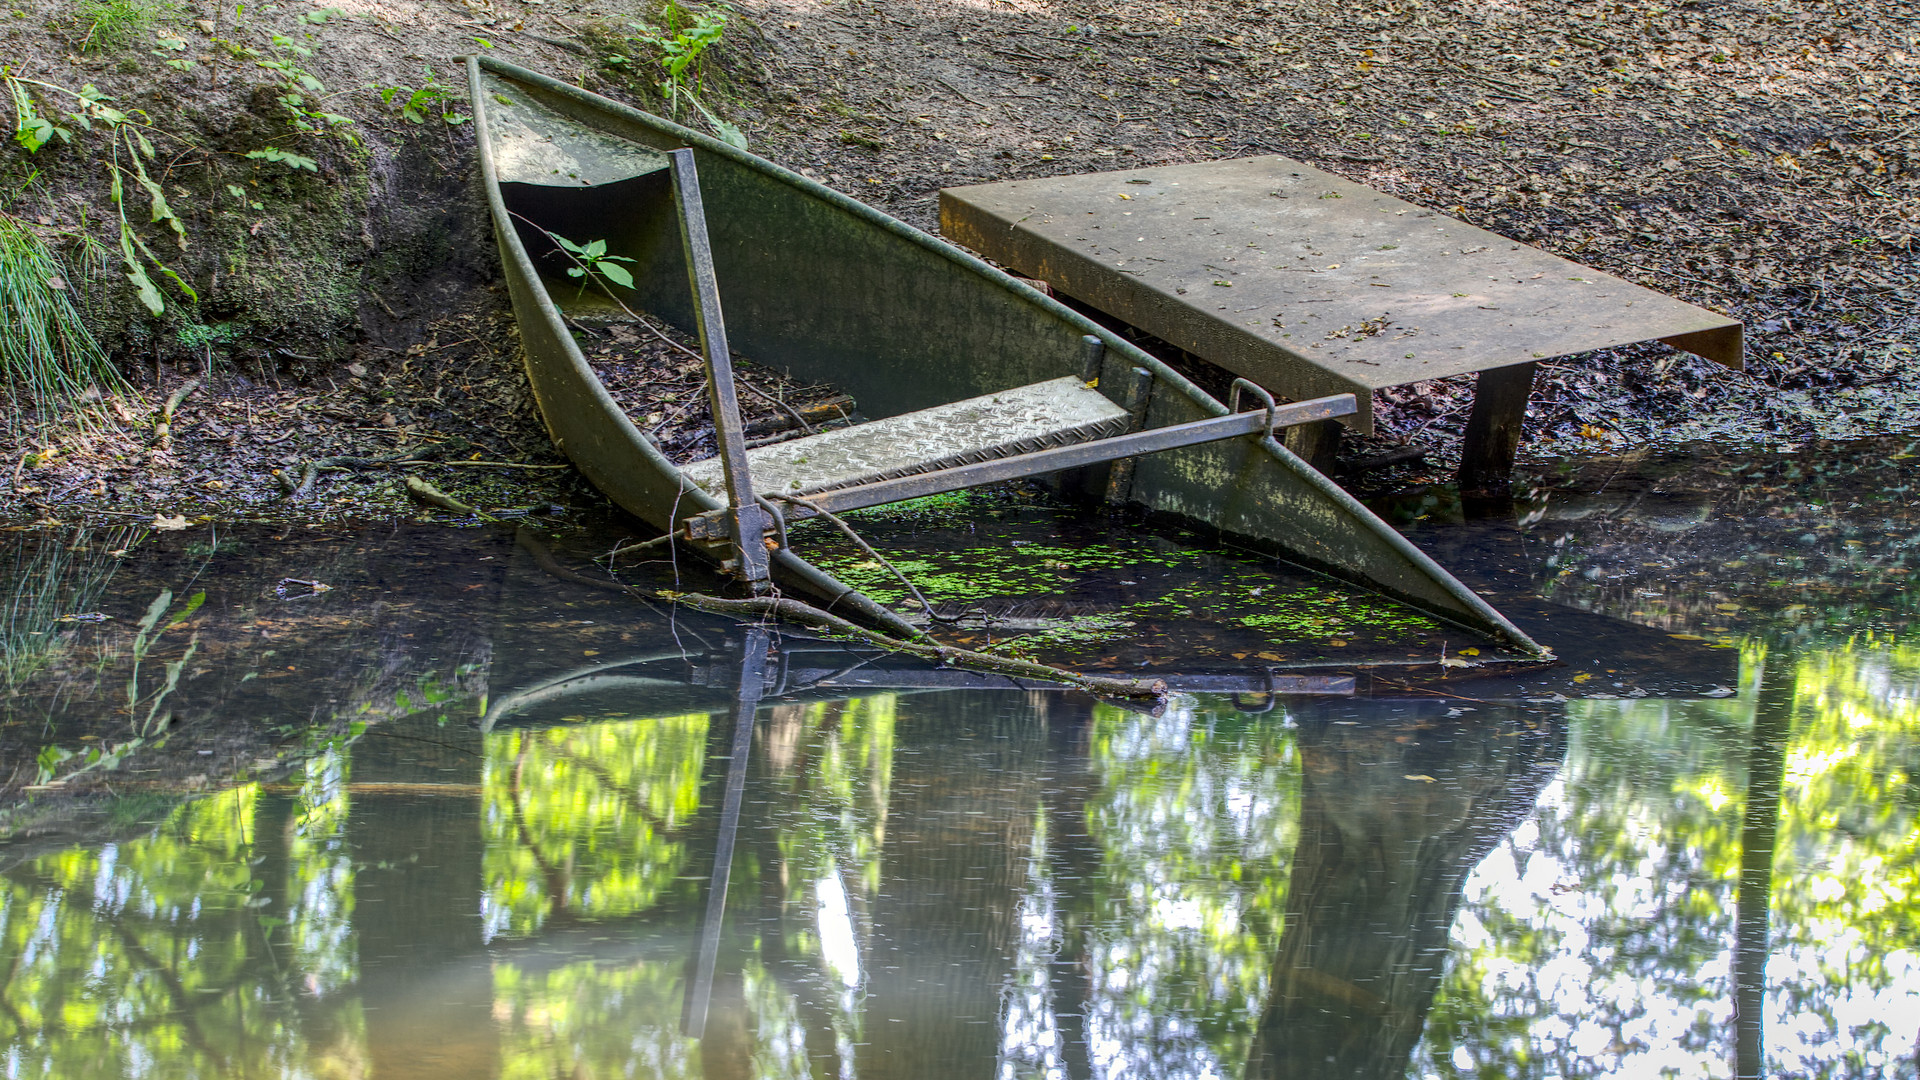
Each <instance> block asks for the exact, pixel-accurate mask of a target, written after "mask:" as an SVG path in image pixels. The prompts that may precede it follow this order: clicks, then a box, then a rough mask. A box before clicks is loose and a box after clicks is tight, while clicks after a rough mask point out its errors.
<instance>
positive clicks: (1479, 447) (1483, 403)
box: [1460, 363, 1535, 495]
mask: <svg viewBox="0 0 1920 1080" xmlns="http://www.w3.org/2000/svg"><path fill="white" fill-rule="evenodd" d="M1534 367H1535V365H1534V364H1532V363H1526V364H1513V365H1511V366H1508V367H1498V368H1488V369H1487V370H1485V371H1482V372H1481V373H1480V381H1479V382H1478V383H1477V384H1476V385H1475V387H1474V391H1473V412H1472V413H1470V414H1469V415H1468V416H1467V435H1466V440H1465V443H1464V445H1462V446H1461V448H1460V490H1461V491H1462V492H1484V493H1486V494H1489V495H1503V494H1506V492H1507V491H1508V490H1509V489H1510V487H1511V486H1512V483H1513V459H1514V455H1515V454H1517V453H1518V452H1519V450H1520V429H1521V426H1522V425H1523V424H1525V422H1526V419H1527V397H1528V396H1529V395H1530V394H1532V393H1533V369H1534Z"/></svg>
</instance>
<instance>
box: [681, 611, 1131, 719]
mask: <svg viewBox="0 0 1920 1080" xmlns="http://www.w3.org/2000/svg"><path fill="white" fill-rule="evenodd" d="M654 595H656V596H658V597H659V598H660V599H662V600H666V601H668V602H670V603H675V604H684V605H686V606H687V607H690V608H694V609H695V610H698V611H705V612H708V613H710V614H714V615H731V616H734V617H736V618H740V617H751V618H772V619H779V620H781V621H784V622H792V623H798V624H800V625H802V626H811V627H814V628H816V629H821V630H830V631H833V632H835V633H840V634H848V635H851V636H854V637H858V638H860V639H861V640H863V641H867V642H869V643H871V644H874V645H877V646H879V647H880V648H883V649H886V650H887V651H888V652H901V653H906V654H908V655H909V656H918V657H920V658H921V659H923V660H933V661H936V662H939V663H942V664H950V665H953V666H955V667H965V668H971V669H973V670H975V671H986V672H991V673H992V674H995V675H1008V676H1012V677H1014V678H1020V679H1039V680H1044V681H1046V682H1056V683H1066V684H1068V685H1069V686H1077V687H1079V688H1080V689H1082V690H1087V691H1091V692H1092V693H1095V694H1101V695H1103V696H1106V697H1122V698H1156V699H1158V698H1164V697H1166V696H1167V684H1166V681H1165V680H1163V679H1116V678H1109V677H1107V676H1105V675H1087V674H1083V673H1081V672H1078V671H1069V670H1067V669H1066V668H1058V667H1054V666H1052V665H1050V664H1039V663H1035V662H1033V661H1031V660H1016V659H1013V658H1012V657H1008V656H994V655H993V654H991V653H983V652H975V651H974V650H972V649H962V648H959V647H957V646H953V645H940V644H923V643H921V642H915V641H902V640H901V639H899V638H895V637H888V636H887V635H885V634H882V633H880V632H879V631H878V630H869V629H867V628H866V627H864V626H861V625H859V624H858V623H852V622H848V621H847V620H845V619H843V618H841V617H840V616H838V615H833V614H829V613H828V612H825V611H822V610H820V609H819V608H817V607H814V606H813V605H812V604H805V603H801V602H800V601H798V600H790V599H787V598H786V597H754V598H752V599H747V600H726V599H722V598H720V597H717V596H704V595H701V594H700V593H676V592H667V591H662V592H658V593H655V594H654Z"/></svg>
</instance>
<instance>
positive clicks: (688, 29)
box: [614, 0, 747, 150]
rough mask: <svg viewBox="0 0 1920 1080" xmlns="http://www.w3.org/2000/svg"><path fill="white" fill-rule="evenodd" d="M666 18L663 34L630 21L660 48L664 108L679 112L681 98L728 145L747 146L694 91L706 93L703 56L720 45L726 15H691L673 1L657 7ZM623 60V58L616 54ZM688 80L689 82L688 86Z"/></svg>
mask: <svg viewBox="0 0 1920 1080" xmlns="http://www.w3.org/2000/svg"><path fill="white" fill-rule="evenodd" d="M660 12H661V16H662V18H664V19H665V20H666V24H667V32H666V33H662V32H660V31H658V30H655V29H654V28H653V27H650V26H648V25H646V24H644V23H633V24H632V26H633V28H634V29H635V30H638V31H640V37H641V39H642V40H644V41H646V42H647V43H649V44H651V45H653V46H655V47H657V48H658V49H659V50H660V66H661V67H662V68H663V69H664V70H665V72H666V76H667V77H666V78H665V79H664V80H662V81H661V83H660V93H661V95H662V96H663V97H665V98H666V99H667V108H668V110H669V111H670V112H672V113H673V114H675V115H676V116H677V115H678V114H679V111H680V99H681V98H682V97H684V98H686V99H687V102H688V103H689V104H691V105H692V106H693V107H694V109H695V110H696V111H698V112H699V113H700V115H701V116H702V117H704V118H705V119H706V121H707V123H708V124H710V125H712V126H713V130H714V131H715V132H717V133H718V134H719V136H720V140H721V141H722V142H724V143H726V144H727V145H729V146H734V147H738V148H740V149H742V150H744V149H746V147H747V137H746V134H745V133H743V132H742V131H741V130H740V129H739V128H738V127H737V126H735V125H733V124H730V123H728V122H727V121H725V120H722V119H720V118H719V117H718V116H716V115H714V113H713V110H711V109H709V108H707V106H706V104H705V103H704V102H702V101H701V100H700V98H699V96H698V95H697V94H695V93H694V90H695V89H698V90H699V91H700V92H701V93H705V92H706V72H705V64H704V62H703V60H702V57H704V56H705V55H706V51H707V50H708V49H710V48H712V47H713V46H714V45H717V44H719V42H720V37H721V35H722V34H724V33H725V32H726V29H727V15H726V13H725V12H723V11H703V12H700V13H698V14H693V13H691V12H689V11H687V9H686V8H683V7H681V6H680V5H679V4H678V3H675V2H673V0H668V2H667V3H666V4H665V5H663V6H662V7H661V9H660ZM614 59H615V60H619V61H624V60H625V58H624V57H615V58H614ZM689 83H691V85H689Z"/></svg>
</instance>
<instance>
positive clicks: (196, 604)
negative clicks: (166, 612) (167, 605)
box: [167, 589, 207, 627]
mask: <svg viewBox="0 0 1920 1080" xmlns="http://www.w3.org/2000/svg"><path fill="white" fill-rule="evenodd" d="M206 602H207V593H206V590H204V589H202V590H201V591H199V592H197V593H194V594H193V597H192V598H191V599H189V600H188V601H187V606H186V607H183V608H181V609H180V614H178V615H175V616H174V617H173V618H171V619H168V620H167V625H168V626H170V627H172V626H179V625H180V624H181V623H183V622H186V621H187V620H188V619H191V618H193V613H194V612H196V611H199V610H200V605H201V604H204V603H206Z"/></svg>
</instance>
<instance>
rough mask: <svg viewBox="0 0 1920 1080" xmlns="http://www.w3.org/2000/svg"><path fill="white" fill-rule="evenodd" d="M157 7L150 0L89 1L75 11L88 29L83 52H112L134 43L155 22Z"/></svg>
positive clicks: (81, 41)
mask: <svg viewBox="0 0 1920 1080" xmlns="http://www.w3.org/2000/svg"><path fill="white" fill-rule="evenodd" d="M155 7H156V5H155V4H153V3H152V2H151V0H147V2H143V0H86V2H85V3H82V4H81V5H80V6H79V7H78V8H77V9H76V11H75V13H76V14H77V15H78V16H79V18H80V22H81V24H82V25H84V26H85V27H86V29H87V32H86V36H85V37H83V38H81V40H80V51H81V52H83V53H93V52H111V51H113V50H116V49H120V48H123V47H125V46H127V45H129V44H132V42H133V41H134V39H135V38H137V37H139V36H140V32H141V31H143V30H145V29H146V28H147V26H148V24H149V23H151V22H153V16H154V9H155Z"/></svg>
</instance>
